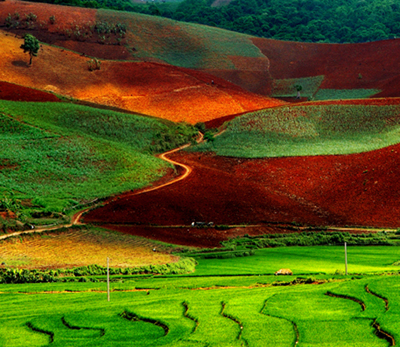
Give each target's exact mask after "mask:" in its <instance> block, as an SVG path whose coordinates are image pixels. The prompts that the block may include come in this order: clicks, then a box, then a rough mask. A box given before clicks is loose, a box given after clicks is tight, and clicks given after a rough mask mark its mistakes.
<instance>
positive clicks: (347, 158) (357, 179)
mask: <svg viewBox="0 0 400 347" xmlns="http://www.w3.org/2000/svg"><path fill="white" fill-rule="evenodd" d="M399 154H400V145H396V146H391V147H388V148H384V149H381V150H377V151H372V152H368V153H361V154H353V155H342V156H314V157H289V158H271V159H238V158H226V157H218V156H215V155H214V154H212V153H187V152H179V153H176V154H173V155H171V159H173V160H176V161H178V162H181V163H185V164H187V165H189V166H191V167H192V168H193V171H192V173H191V175H190V176H189V177H188V178H187V179H185V180H182V181H180V182H178V183H176V184H173V185H171V186H167V187H165V188H162V189H160V190H155V191H152V192H149V193H146V194H141V195H137V196H130V197H125V198H121V199H119V200H116V201H113V202H111V203H110V204H107V205H105V206H104V207H102V208H99V209H96V210H93V211H91V212H89V213H88V214H87V215H86V216H85V218H84V222H88V223H89V222H95V223H99V224H104V225H107V226H108V227H109V228H112V229H114V230H119V231H124V232H128V233H132V234H136V233H137V234H138V235H141V236H146V237H150V238H154V239H161V240H164V241H168V242H173V243H177V244H190V245H202V246H210V244H213V245H218V242H219V241H220V240H222V239H227V238H229V237H232V236H238V235H240V234H244V233H251V234H253V233H254V234H256V233H259V234H261V233H269V232H277V231H278V230H280V231H281V232H282V229H278V228H276V227H273V226H269V225H268V224H264V226H265V228H261V227H260V228H258V229H257V228H254V229H253V228H242V229H236V228H234V229H230V230H229V229H228V230H223V231H221V230H216V229H214V228H208V229H201V228H176V226H181V225H182V226H183V225H185V226H189V225H190V224H191V223H192V222H193V221H204V222H210V221H212V222H214V224H216V225H238V224H250V225H262V224H263V223H291V222H297V223H302V224H308V225H318V226H329V225H334V226H347V225H359V226H375V227H392V228H396V227H398V226H399V225H400V217H399V215H400V189H399V182H398V176H399V174H400V172H399V171H400V169H399V167H400V166H399V164H400V159H399ZM150 225H159V226H175V228H149V226H150ZM217 241H218V242H217Z"/></svg>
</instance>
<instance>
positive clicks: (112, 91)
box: [0, 31, 283, 124]
mask: <svg viewBox="0 0 400 347" xmlns="http://www.w3.org/2000/svg"><path fill="white" fill-rule="evenodd" d="M0 42H1V43H2V44H1V45H0V55H1V57H2V59H1V60H0V80H2V81H5V82H9V83H15V84H18V85H23V86H26V87H32V88H37V89H40V90H46V91H52V92H55V93H57V94H61V95H65V96H70V97H73V98H76V99H79V100H83V101H89V102H94V103H98V104H103V105H107V106H112V107H118V108H122V109H126V110H129V111H133V112H138V113H142V114H148V115H152V116H155V117H159V118H165V119H169V120H172V121H175V122H179V121H186V122H188V123H192V124H195V123H197V122H204V121H208V120H211V119H214V118H219V117H223V116H226V115H229V114H235V113H241V112H246V111H252V110H256V109H261V108H266V107H271V106H275V105H280V104H283V102H282V101H279V100H275V99H271V98H267V97H263V96H259V95H256V94H252V93H250V92H247V91H245V90H243V89H241V88H240V87H238V86H235V85H234V84H232V83H229V82H227V81H224V80H223V79H220V78H216V77H214V76H212V75H209V74H206V73H202V72H199V71H192V70H189V69H182V68H176V67H173V66H170V65H164V64H155V63H133V62H117V61H103V62H102V64H101V69H100V70H98V71H89V70H88V65H87V61H88V58H87V57H84V56H82V55H80V54H76V53H73V52H70V51H66V50H63V49H60V48H54V47H51V46H46V45H43V46H42V48H41V49H40V51H39V54H38V57H35V58H34V59H33V65H32V66H28V64H27V62H28V61H29V57H28V55H27V54H24V53H23V51H22V50H21V49H20V45H21V44H22V43H23V40H22V39H17V38H15V37H13V36H11V35H10V34H5V33H4V32H1V31H0ZM212 81H214V83H212Z"/></svg>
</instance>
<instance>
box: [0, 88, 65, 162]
mask: <svg viewBox="0 0 400 347" xmlns="http://www.w3.org/2000/svg"><path fill="white" fill-rule="evenodd" d="M0 99H1V100H11V101H54V102H55V101H60V99H59V98H57V97H56V96H55V95H53V94H51V93H46V92H43V91H41V90H36V89H32V88H27V87H23V86H19V85H16V84H12V83H7V82H2V81H0ZM1 168H2V166H1V162H0V169H1Z"/></svg>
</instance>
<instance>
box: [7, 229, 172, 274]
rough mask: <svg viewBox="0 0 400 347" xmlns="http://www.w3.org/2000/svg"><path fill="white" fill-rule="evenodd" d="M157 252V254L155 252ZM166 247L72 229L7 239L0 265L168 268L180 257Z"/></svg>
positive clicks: (13, 266)
mask: <svg viewBox="0 0 400 347" xmlns="http://www.w3.org/2000/svg"><path fill="white" fill-rule="evenodd" d="M153 248H157V250H158V252H153ZM163 250H164V251H165V250H168V248H167V247H165V246H163V245H161V244H158V243H155V242H151V241H147V240H146V239H142V238H135V237H130V236H127V235H123V234H119V233H115V232H106V231H104V230H95V229H88V230H82V229H70V230H68V231H65V232H63V231H59V232H53V233H48V234H43V235H31V236H24V237H19V238H12V239H8V240H7V239H6V240H4V241H2V242H1V243H0V263H4V264H6V266H7V267H8V268H18V269H47V268H52V269H61V268H72V267H81V266H88V265H94V264H96V265H100V266H103V267H105V266H106V265H107V261H106V259H107V258H111V259H112V261H111V265H112V266H113V267H119V268H124V267H136V266H144V265H149V264H165V263H168V262H173V261H176V260H177V259H178V257H175V256H171V255H168V254H166V253H164V252H163Z"/></svg>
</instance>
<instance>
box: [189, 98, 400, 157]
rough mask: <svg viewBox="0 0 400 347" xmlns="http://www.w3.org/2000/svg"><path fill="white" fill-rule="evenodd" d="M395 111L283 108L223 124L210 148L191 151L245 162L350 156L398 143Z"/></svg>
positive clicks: (350, 107)
mask: <svg viewBox="0 0 400 347" xmlns="http://www.w3.org/2000/svg"><path fill="white" fill-rule="evenodd" d="M398 112H399V107H398V106H366V105H321V106H313V107H307V106H285V107H279V108H274V109H266V110H262V111H257V112H254V113H249V114H246V115H243V116H241V117H237V118H235V119H234V120H232V121H230V122H229V123H227V124H226V131H225V132H224V133H222V134H221V135H220V136H217V137H215V140H214V141H213V142H212V143H206V144H202V145H199V146H197V147H195V149H194V150H212V151H215V152H216V153H217V154H218V155H224V156H235V157H245V158H257V157H258V158H261V157H283V156H303V155H330V154H350V153H359V152H366V151H371V150H375V149H379V148H383V147H386V146H389V145H392V144H396V143H398V137H399V130H400V123H399V118H398Z"/></svg>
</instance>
